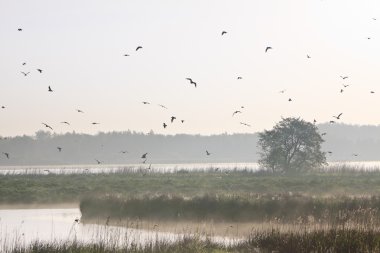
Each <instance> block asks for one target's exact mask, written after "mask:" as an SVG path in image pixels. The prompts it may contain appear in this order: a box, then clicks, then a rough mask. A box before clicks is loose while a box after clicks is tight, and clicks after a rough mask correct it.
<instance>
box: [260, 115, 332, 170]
mask: <svg viewBox="0 0 380 253" xmlns="http://www.w3.org/2000/svg"><path fill="white" fill-rule="evenodd" d="M322 142H323V139H322V137H321V135H320V134H319V133H318V128H317V126H316V125H315V124H312V123H309V122H306V121H304V120H301V119H299V118H285V119H282V120H281V121H280V122H278V123H277V124H276V125H275V126H274V128H273V130H269V131H268V130H265V131H264V132H262V133H260V134H259V141H258V145H259V146H260V147H261V153H260V156H261V158H260V160H259V163H260V164H262V165H263V166H264V167H266V168H270V169H271V170H272V171H273V172H278V171H283V172H287V173H289V172H296V171H305V170H310V169H312V168H318V167H321V166H323V165H324V164H325V163H326V154H325V153H324V152H322V151H321V144H322Z"/></svg>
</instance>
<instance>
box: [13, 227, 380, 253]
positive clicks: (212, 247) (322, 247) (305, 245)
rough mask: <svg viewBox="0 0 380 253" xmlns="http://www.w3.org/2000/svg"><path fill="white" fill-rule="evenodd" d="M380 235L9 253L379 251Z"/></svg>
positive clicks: (275, 236)
mask: <svg viewBox="0 0 380 253" xmlns="http://www.w3.org/2000/svg"><path fill="white" fill-rule="evenodd" d="M379 251H380V232H378V231H374V230H361V229H328V230H322V231H312V232H307V231H306V230H302V231H301V230H300V231H296V232H285V233H283V232H280V231H277V230H272V231H267V232H254V233H253V234H252V235H251V237H250V238H249V239H247V240H245V241H242V242H240V243H238V244H236V245H230V246H222V245H220V244H217V243H213V242H211V241H210V240H208V239H206V240H201V239H199V237H196V236H188V237H184V238H183V239H181V240H179V241H176V242H163V241H158V242H152V243H150V244H147V245H145V246H142V247H138V246H136V245H132V246H131V247H129V248H127V247H121V248H118V247H116V246H111V247H110V246H107V245H106V244H105V243H103V242H99V243H97V244H87V245H86V244H81V243H77V242H66V243H65V242H56V243H43V242H35V243H34V244H31V245H30V246H28V247H26V248H23V247H21V246H20V247H19V246H17V245H16V246H15V248H14V249H13V250H10V251H8V252H9V253H37V252H38V253H45V252H46V253H48V252H49V253H88V252H92V253H111V252H116V253H121V252H130V253H148V252H149V253H152V252H156V253H164V252H173V253H177V252H178V253H180V252H181V253H223V252H244V253H245V252H262V253H271V252H279V253H289V252H292V253H309V252H320V253H325V252H330V253H338V252H364V253H365V252H368V253H370V252H379Z"/></svg>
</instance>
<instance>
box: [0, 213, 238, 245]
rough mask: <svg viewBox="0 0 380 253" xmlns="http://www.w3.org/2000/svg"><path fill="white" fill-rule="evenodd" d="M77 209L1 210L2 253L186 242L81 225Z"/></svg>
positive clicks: (154, 232) (176, 236)
mask: <svg viewBox="0 0 380 253" xmlns="http://www.w3.org/2000/svg"><path fill="white" fill-rule="evenodd" d="M80 217H81V213H80V210H79V209H78V208H69V209H3V210H0V252H4V251H6V250H7V249H11V248H12V247H13V246H15V245H16V244H17V245H18V246H28V245H29V244H30V243H32V242H35V241H43V242H69V241H77V242H82V243H99V242H104V243H106V244H109V245H110V246H114V245H115V246H117V247H122V246H123V247H125V246H127V247H128V246H130V245H131V244H134V245H140V246H143V245H145V244H147V243H154V242H156V241H165V242H172V241H175V240H178V239H181V238H183V237H184V236H185V235H184V234H181V233H169V232H160V231H159V228H155V229H152V230H145V229H135V228H126V227H119V226H106V225H105V223H104V222H99V223H98V224H82V223H81V222H80V223H77V222H75V219H76V218H80ZM210 240H211V241H214V242H217V243H222V244H233V243H236V242H238V241H239V239H236V238H235V239H234V238H228V237H221V236H213V237H211V238H210Z"/></svg>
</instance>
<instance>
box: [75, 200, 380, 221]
mask: <svg viewBox="0 0 380 253" xmlns="http://www.w3.org/2000/svg"><path fill="white" fill-rule="evenodd" d="M80 210H81V213H82V219H84V220H86V219H91V218H99V217H112V218H116V219H119V218H132V219H133V218H138V219H143V220H145V219H148V220H149V219H153V220H174V221H180V220H197V221H198V220H213V221H223V222H224V221H228V222H269V221H273V220H275V221H276V222H283V223H295V222H296V223H298V224H311V223H313V224H315V223H317V224H332V225H334V226H335V225H342V224H355V225H361V226H366V225H371V226H374V225H379V224H380V212H379V210H380V198H379V197H371V198H367V197H358V198H348V197H343V196H342V197H339V198H332V197H330V198H313V197H305V196H293V195H289V194H282V195H272V196H270V195H257V196H255V197H252V198H241V197H236V196H235V197H226V196H223V197H215V196H214V197H212V196H203V197H195V198H191V199H185V198H183V197H176V196H174V197H172V196H159V197H144V198H128V199H122V198H120V197H112V196H105V197H92V198H87V199H84V200H83V201H81V203H80Z"/></svg>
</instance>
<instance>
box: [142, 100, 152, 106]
mask: <svg viewBox="0 0 380 253" xmlns="http://www.w3.org/2000/svg"><path fill="white" fill-rule="evenodd" d="M142 103H143V104H144V105H150V103H149V102H145V101H143V102H142Z"/></svg>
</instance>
